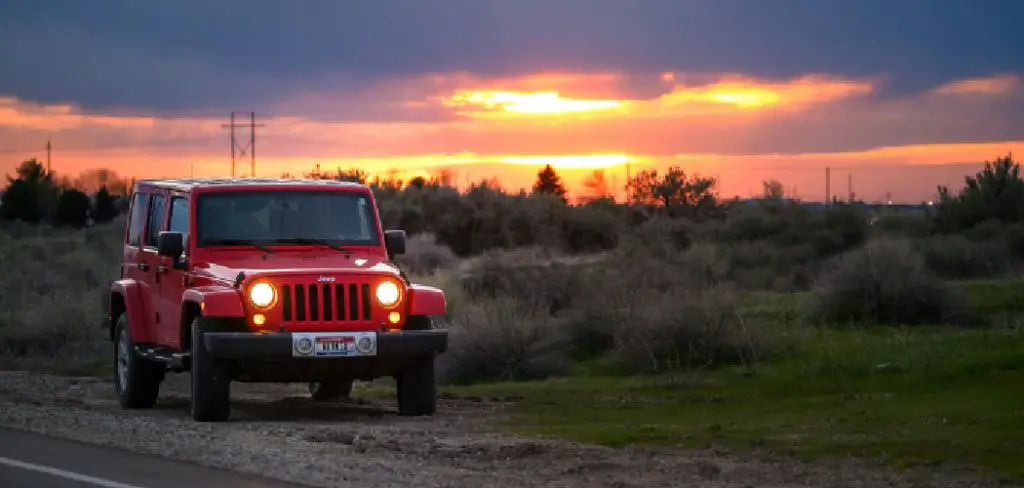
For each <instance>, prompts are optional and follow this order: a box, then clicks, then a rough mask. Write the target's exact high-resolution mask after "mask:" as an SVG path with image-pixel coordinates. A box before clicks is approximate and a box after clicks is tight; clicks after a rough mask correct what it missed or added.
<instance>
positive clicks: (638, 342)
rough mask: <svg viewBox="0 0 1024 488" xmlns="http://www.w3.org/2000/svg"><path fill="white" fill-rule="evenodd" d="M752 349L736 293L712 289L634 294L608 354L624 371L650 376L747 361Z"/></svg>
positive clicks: (751, 358) (754, 345) (753, 354)
mask: <svg viewBox="0 0 1024 488" xmlns="http://www.w3.org/2000/svg"><path fill="white" fill-rule="evenodd" d="M758 351H759V349H758V347H757V341H755V340H753V337H752V336H751V335H750V334H749V333H748V331H746V330H745V328H744V322H743V319H742V317H741V316H740V314H739V311H738V300H737V297H736V294H735V293H734V292H733V291H731V290H730V289H728V288H724V287H712V288H703V289H702V288H697V289H689V290H681V289H676V290H671V291H667V292H661V293H648V294H644V295H641V296H638V297H637V300H636V302H635V303H634V305H633V307H632V310H631V311H630V313H629V315H628V317H627V318H626V320H625V322H624V323H622V324H621V325H620V326H619V327H618V328H617V329H616V330H615V335H614V351H613V354H614V356H615V358H616V359H618V360H619V361H621V362H622V363H623V364H624V365H626V366H627V367H629V369H630V371H633V372H645V373H646V372H650V373H656V372H664V371H672V370H679V369H690V368H694V367H699V368H706V367H715V366H720V365H723V364H737V363H743V364H747V363H753V362H755V361H756V360H757V357H758Z"/></svg>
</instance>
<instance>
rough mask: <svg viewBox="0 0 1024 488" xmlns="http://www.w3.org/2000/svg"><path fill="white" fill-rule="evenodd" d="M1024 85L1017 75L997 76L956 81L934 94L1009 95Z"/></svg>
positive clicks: (1021, 78)
mask: <svg viewBox="0 0 1024 488" xmlns="http://www.w3.org/2000/svg"><path fill="white" fill-rule="evenodd" d="M1022 85H1024V77H1021V76H1015V75H997V76H993V77H991V78H975V79H971V80H962V81H954V82H952V83H947V84H945V85H942V86H940V87H938V88H936V89H935V90H933V93H935V94H938V95H964V94H980V95H1009V94H1011V93H1013V92H1014V91H1015V90H1019V89H1020V88H1021V87H1022Z"/></svg>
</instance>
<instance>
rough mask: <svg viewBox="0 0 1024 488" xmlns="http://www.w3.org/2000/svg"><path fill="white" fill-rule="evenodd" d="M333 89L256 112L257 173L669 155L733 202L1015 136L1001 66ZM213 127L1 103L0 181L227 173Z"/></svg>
mask: <svg viewBox="0 0 1024 488" xmlns="http://www.w3.org/2000/svg"><path fill="white" fill-rule="evenodd" d="M338 86H339V89H338V90H337V91H329V90H328V91H324V92H318V93H309V94H304V95H301V96H297V97H294V99H293V100H291V101H289V102H283V103H282V104H281V106H279V107H274V110H273V111H272V112H267V113H263V112H259V113H258V114H257V115H258V117H259V120H258V122H260V123H264V124H266V128H263V129H258V135H257V143H258V157H259V159H258V161H257V168H258V174H259V175H261V176H265V175H279V174H281V173H283V172H289V173H292V174H301V173H302V172H304V171H309V170H311V169H312V168H313V167H314V166H315V165H316V164H320V165H321V166H322V167H323V168H325V170H327V169H330V170H333V169H335V168H337V167H342V168H347V167H351V166H355V167H360V168H363V169H365V170H369V171H371V172H377V173H384V172H386V171H388V170H391V169H395V170H397V171H399V172H400V173H401V174H421V173H427V174H429V173H430V172H431V171H434V170H436V169H437V168H441V167H455V168H458V169H459V171H460V180H459V181H460V182H464V181H465V180H466V179H467V178H468V179H469V180H470V181H475V180H477V179H480V178H485V177H490V176H494V175H495V174H496V175H498V176H499V177H500V179H501V181H502V183H503V184H506V185H508V186H509V187H510V188H517V187H518V186H520V185H525V186H529V183H530V181H532V178H534V177H535V175H536V170H537V169H538V168H539V167H541V166H542V165H544V164H552V165H553V166H554V167H556V168H558V169H559V170H560V171H561V172H563V173H564V174H565V175H566V178H567V179H569V180H571V181H570V182H569V186H570V188H577V189H579V188H580V187H579V185H578V184H577V183H578V181H577V180H580V181H581V180H582V178H584V177H586V176H587V175H588V174H589V173H590V172H591V171H593V170H594V169H605V170H607V171H608V172H609V174H610V175H612V176H614V177H617V178H618V179H619V180H623V179H624V178H625V176H624V171H621V170H622V169H623V167H624V165H625V164H626V163H627V162H628V163H629V164H630V165H631V166H633V167H635V168H641V167H659V168H660V167H666V166H667V165H669V164H681V165H683V166H684V167H686V168H693V170H694V171H699V172H701V173H705V174H719V175H721V176H722V178H723V185H724V187H725V188H726V191H727V192H735V193H737V194H744V193H745V192H747V191H748V189H750V188H754V189H756V188H758V187H759V185H760V179H763V178H769V177H772V172H773V171H782V172H784V173H786V174H797V173H799V174H801V175H806V176H800V178H806V182H804V183H798V186H800V187H804V186H807V185H810V184H812V183H811V182H815V181H820V179H821V175H820V171H821V169H822V168H824V166H825V165H827V164H832V165H835V166H836V167H845V166H850V167H853V166H856V167H858V168H862V167H868V166H871V165H872V164H874V165H876V166H879V167H881V166H891V167H905V166H908V165H913V164H931V163H952V162H965V163H966V162H972V161H973V162H978V161H981V160H984V159H991V158H993V157H996V156H998V155H1002V154H1005V153H1006V152H1007V151H1008V150H1014V151H1017V152H1018V154H1022V153H1024V146H1022V145H1021V143H1019V142H1014V141H1016V140H1017V139H1020V137H1019V134H1018V133H1016V132H1014V128H1015V127H1019V126H1020V124H1019V123H1018V122H1021V119H1020V115H1019V114H1020V113H1021V110H1020V108H1021V107H1022V101H1024V84H1021V83H1020V79H1019V78H1015V77H1007V76H1001V77H993V78H989V79H983V80H964V81H961V82H957V83H951V84H949V85H945V86H943V87H939V88H937V89H935V90H932V91H930V92H927V93H923V94H920V95H916V96H909V97H904V98H899V99H885V100H879V99H875V98H874V97H870V96H868V95H871V94H873V93H874V92H875V90H876V89H877V86H878V81H877V80H850V79H843V78H838V77H831V76H825V75H808V76H803V77H799V78H795V79H791V80H761V79H755V78H749V77H743V76H740V75H722V76H717V77H708V76H705V77H703V78H695V77H694V76H692V75H688V74H685V73H656V74H649V75H627V74H621V73H596V74H588V73H541V74H535V75H528V76H523V77H509V78H501V79H497V78H496V79H481V78H476V77H473V76H472V75H469V74H465V73H461V74H460V73H456V74H450V75H435V76H429V77H422V78H417V79H412V80H390V81H387V82H385V83H382V84H380V85H379V86H376V87H373V88H369V89H359V90H355V91H353V90H352V89H350V88H351V87H350V86H349V85H346V84H344V83H340V84H339V85H338ZM965 93H970V94H971V96H964V94H965ZM1015 104H1016V105H1015ZM226 119H227V117H226V116H225V117H208V116H179V117H170V116H162V115H161V114H158V113H137V114H96V113H86V112H84V111H82V110H80V109H79V108H78V107H75V106H73V105H66V104H64V105H40V104H36V103H30V102H25V101H22V100H18V99H15V98H10V97H8V98H0V173H2V172H9V171H11V170H12V169H13V167H14V166H15V165H16V164H17V163H18V162H19V161H20V160H21V159H24V158H27V157H39V156H41V155H42V154H43V150H42V148H43V146H44V145H45V143H46V140H47V139H48V138H52V140H53V143H54V167H55V168H58V170H60V171H62V172H67V173H75V172H78V171H81V170H83V169H85V168H87V167H94V166H106V167H110V168H113V169H115V170H116V171H118V172H119V173H122V174H134V175H139V176H147V177H152V176H185V175H188V174H190V173H193V172H194V174H196V175H211V176H212V175H224V174H227V172H228V171H229V170H228V168H229V163H230V152H229V151H230V148H229V146H228V132H227V131H226V130H225V129H223V128H222V127H221V124H223V123H224V122H227V120H226ZM773 168H774V169H773ZM864 171H866V170H864ZM872 171H874V170H872ZM879 171H881V170H879ZM794 172H795V173H794ZM247 173H248V161H242V162H240V164H239V173H238V174H240V175H246V174H247ZM488 173H491V174H488ZM961 176H962V175H961ZM800 178H796V179H794V182H796V180H799V179H800ZM958 178H959V177H958ZM910 179H911V180H916V181H911V182H908V183H907V184H910V183H915V184H917V187H915V188H917V190H913V189H910V187H907V188H906V189H904V190H905V191H906V192H914V191H916V192H918V193H921V194H927V193H928V192H930V191H932V190H933V188H932V187H933V186H934V185H933V183H932V182H930V181H929V180H928V179H927V178H910ZM800 181H803V180H800ZM616 184H619V183H616ZM794 184H797V183H794ZM884 184H885V183H884V182H882V183H877V185H884ZM613 186H614V185H613ZM901 191H903V190H901ZM908 194H909V193H908Z"/></svg>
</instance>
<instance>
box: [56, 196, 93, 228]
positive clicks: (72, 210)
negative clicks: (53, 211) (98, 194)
mask: <svg viewBox="0 0 1024 488" xmlns="http://www.w3.org/2000/svg"><path fill="white" fill-rule="evenodd" d="M89 204H90V202H89V195H86V194H85V192H82V191H81V190H77V189H75V188H69V189H66V190H64V191H62V192H61V194H60V198H58V199H57V218H56V223H57V225H68V226H72V227H85V224H86V222H87V221H88V220H89V206H90V205H89Z"/></svg>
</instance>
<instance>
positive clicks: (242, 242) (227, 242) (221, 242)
mask: <svg viewBox="0 0 1024 488" xmlns="http://www.w3.org/2000/svg"><path fill="white" fill-rule="evenodd" d="M204 244H208V245H211V246H252V247H255V248H256V249H259V250H260V251H263V252H266V253H273V252H276V251H274V250H273V249H271V248H269V247H267V246H264V245H263V244H260V243H259V242H256V241H251V240H249V239H207V240H206V241H205V242H204Z"/></svg>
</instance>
